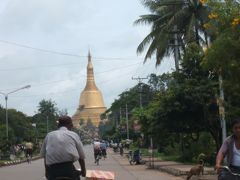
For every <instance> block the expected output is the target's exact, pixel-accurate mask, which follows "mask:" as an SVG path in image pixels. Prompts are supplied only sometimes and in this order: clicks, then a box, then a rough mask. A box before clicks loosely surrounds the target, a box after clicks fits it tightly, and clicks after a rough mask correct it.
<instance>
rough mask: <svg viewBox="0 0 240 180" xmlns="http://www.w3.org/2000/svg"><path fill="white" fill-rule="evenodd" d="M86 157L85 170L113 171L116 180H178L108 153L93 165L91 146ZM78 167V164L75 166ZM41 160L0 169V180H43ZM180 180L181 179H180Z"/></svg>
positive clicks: (178, 179) (87, 148)
mask: <svg viewBox="0 0 240 180" xmlns="http://www.w3.org/2000/svg"><path fill="white" fill-rule="evenodd" d="M84 148H85V153H86V156H87V159H86V166H87V169H91V170H93V169H101V170H108V171H114V172H115V175H116V178H115V179H116V180H127V179H129V180H180V179H181V178H177V177H174V176H171V175H168V174H165V173H161V172H158V171H155V170H147V169H146V167H145V166H143V165H138V166H131V165H129V163H128V161H127V160H126V159H125V158H121V157H120V156H119V155H117V154H114V153H111V152H109V155H108V158H107V159H106V160H100V165H99V166H97V165H95V164H94V160H93V152H92V147H91V146H85V147H84ZM76 166H78V164H76ZM44 179H45V177H44V167H43V160H42V159H41V160H37V161H33V162H32V163H31V164H27V163H22V164H19V165H14V166H8V167H2V168H0V180H44ZM181 180H182V179H181Z"/></svg>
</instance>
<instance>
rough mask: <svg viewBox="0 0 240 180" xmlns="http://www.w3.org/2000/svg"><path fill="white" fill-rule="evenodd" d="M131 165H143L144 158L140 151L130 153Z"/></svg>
mask: <svg viewBox="0 0 240 180" xmlns="http://www.w3.org/2000/svg"><path fill="white" fill-rule="evenodd" d="M129 163H130V164H131V165H133V164H135V165H137V164H142V157H141V153H140V150H139V149H138V150H135V151H134V152H132V151H129Z"/></svg>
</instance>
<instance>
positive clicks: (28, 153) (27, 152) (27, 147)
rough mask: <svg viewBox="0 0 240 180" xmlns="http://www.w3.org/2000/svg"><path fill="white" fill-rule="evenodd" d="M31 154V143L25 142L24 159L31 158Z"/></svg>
mask: <svg viewBox="0 0 240 180" xmlns="http://www.w3.org/2000/svg"><path fill="white" fill-rule="evenodd" d="M32 153H33V143H31V142H27V143H26V144H25V155H26V158H30V159H31V158H32Z"/></svg>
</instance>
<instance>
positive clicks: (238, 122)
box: [232, 118, 240, 137]
mask: <svg viewBox="0 0 240 180" xmlns="http://www.w3.org/2000/svg"><path fill="white" fill-rule="evenodd" d="M232 130H233V134H234V135H235V136H237V137H240V118H237V119H235V120H233V121H232Z"/></svg>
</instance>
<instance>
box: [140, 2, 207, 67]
mask: <svg viewBox="0 0 240 180" xmlns="http://www.w3.org/2000/svg"><path fill="white" fill-rule="evenodd" d="M142 3H143V5H144V6H145V7H147V8H148V9H149V10H150V12H151V13H152V14H147V15H142V16H140V18H139V19H138V20H136V21H135V24H148V25H151V26H152V28H151V32H150V33H149V34H148V35H147V36H146V37H145V38H144V39H143V41H142V42H141V43H140V44H139V46H138V48H137V53H142V52H143V51H144V50H145V49H146V47H147V45H149V47H148V50H147V52H146V55H145V59H144V62H146V61H147V59H150V58H151V57H152V55H153V54H155V53H156V66H158V65H160V64H161V62H162V59H163V57H165V56H169V55H171V54H172V53H174V54H175V67H176V70H177V71H178V69H179V62H178V60H179V59H177V55H178V56H180V52H182V51H183V50H184V47H185V46H186V45H187V44H189V43H190V42H193V41H196V42H197V43H198V44H199V45H200V44H201V43H202V42H204V41H203V39H202V36H201V32H204V29H203V28H202V27H203V24H204V23H205V21H206V20H207V15H208V11H209V10H208V7H207V6H205V5H203V4H202V3H201V2H200V1H199V0H188V1H186V0H143V1H142ZM203 34H205V32H204V33H203Z"/></svg>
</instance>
